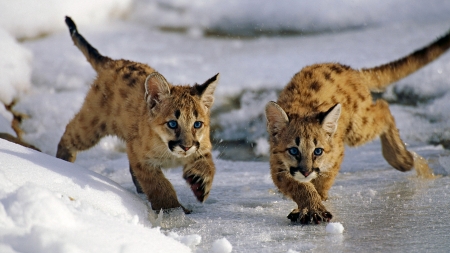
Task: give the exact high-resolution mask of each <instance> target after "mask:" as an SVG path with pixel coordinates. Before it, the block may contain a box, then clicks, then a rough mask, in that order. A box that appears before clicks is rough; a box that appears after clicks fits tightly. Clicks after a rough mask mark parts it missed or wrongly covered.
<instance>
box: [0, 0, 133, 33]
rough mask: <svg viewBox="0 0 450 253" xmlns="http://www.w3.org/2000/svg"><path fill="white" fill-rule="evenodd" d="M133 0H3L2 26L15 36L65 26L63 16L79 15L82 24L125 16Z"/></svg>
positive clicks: (51, 31) (54, 29)
mask: <svg viewBox="0 0 450 253" xmlns="http://www.w3.org/2000/svg"><path fill="white" fill-rule="evenodd" d="M130 6H131V0H98V1H89V0H67V1H64V2H61V1H58V0H45V1H27V0H14V1H8V0H1V1H0V9H1V10H2V15H1V16H0V27H3V28H4V29H6V30H7V31H8V32H9V33H10V34H12V35H13V36H14V37H15V38H20V39H24V38H33V37H37V36H41V35H44V34H49V33H53V32H56V31H61V30H65V29H66V27H65V24H64V23H63V22H61V17H64V16H66V15H68V16H73V17H74V18H76V20H77V23H78V24H90V25H92V24H99V23H104V22H105V21H107V20H109V19H111V18H118V17H121V16H124V15H125V14H126V13H127V12H128V11H129V9H130Z"/></svg>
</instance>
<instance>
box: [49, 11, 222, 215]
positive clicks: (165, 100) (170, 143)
mask: <svg viewBox="0 0 450 253" xmlns="http://www.w3.org/2000/svg"><path fill="white" fill-rule="evenodd" d="M66 23H67V25H68V27H69V31H70V34H71V37H72V40H73V41H74V43H75V45H76V46H77V47H78V48H79V49H80V50H81V51H82V52H83V54H84V55H85V56H86V58H87V60H88V61H89V62H90V63H91V65H92V67H93V68H94V69H95V70H96V72H97V78H96V79H95V81H94V82H93V84H92V86H91V89H90V90H89V92H88V94H87V95H86V98H85V101H84V103H83V105H82V108H81V109H80V111H79V112H78V113H77V114H76V115H75V117H74V118H73V119H72V120H71V121H70V123H69V124H68V125H67V127H66V130H65V132H64V135H63V136H62V137H61V140H60V142H59V144H58V150H57V154H56V156H57V157H58V158H61V159H64V160H66V161H70V162H74V161H75V159H76V154H77V152H78V151H82V150H87V149H89V148H91V147H92V146H94V145H95V144H97V143H98V141H99V140H100V139H101V138H102V137H104V136H107V135H115V136H118V137H119V138H120V139H122V140H124V141H125V142H126V145H127V155H128V159H129V163H130V172H131V175H132V179H133V182H134V183H135V186H136V189H137V191H138V192H141V193H142V192H143V193H145V194H146V195H147V197H148V200H149V201H150V202H151V205H152V208H153V209H154V210H160V209H169V208H176V207H182V206H181V204H180V203H179V201H178V198H177V195H176V192H175V190H174V188H173V186H172V184H171V183H170V182H169V181H168V180H167V179H166V178H165V176H164V174H163V172H162V169H164V168H171V167H176V166H183V177H184V178H185V179H186V181H187V182H188V183H189V184H190V187H191V189H192V191H193V193H194V195H195V196H196V197H197V199H198V200H199V201H201V202H203V201H204V200H206V199H207V198H208V196H209V192H210V190H211V185H212V181H213V178H214V174H215V167H214V163H213V160H212V156H211V142H210V137H209V131H210V130H209V127H210V126H209V118H210V108H211V106H212V104H213V102H214V97H213V93H214V90H215V87H216V85H217V81H218V74H217V75H216V76H214V77H212V78H211V79H209V80H207V81H206V82H205V83H204V84H201V85H198V84H196V85H194V86H187V85H186V86H181V85H179V86H174V85H171V84H169V83H168V82H167V81H166V79H165V78H164V77H163V76H162V75H161V74H159V73H157V72H155V70H154V69H153V68H151V67H149V66H147V65H145V64H142V63H137V62H132V61H128V60H112V59H110V58H108V57H105V56H102V55H101V54H100V53H99V52H98V51H97V50H96V49H95V48H93V47H92V46H91V45H90V44H89V43H88V42H87V41H86V40H85V39H84V38H83V37H82V36H81V35H80V34H79V33H78V31H77V29H76V26H75V23H74V22H73V21H72V20H71V19H70V18H69V17H66ZM183 209H184V210H185V212H189V210H187V209H185V208H184V207H183Z"/></svg>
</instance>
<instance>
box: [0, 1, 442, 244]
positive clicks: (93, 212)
mask: <svg viewBox="0 0 450 253" xmlns="http://www.w3.org/2000/svg"><path fill="white" fill-rule="evenodd" d="M324 6H325V7H324ZM0 9H2V14H5V15H2V16H1V17H0V45H1V46H0V56H2V57H0V73H1V74H0V98H1V101H2V102H3V103H4V104H8V103H9V102H11V101H13V100H17V104H16V105H15V106H14V110H16V111H18V112H21V113H25V114H27V115H29V118H28V119H24V121H23V122H22V124H21V127H22V128H23V130H24V131H25V134H24V140H25V141H27V142H29V143H31V144H33V145H35V146H37V147H38V148H40V149H41V150H42V151H43V153H37V152H35V151H32V150H28V149H26V148H23V147H19V146H17V145H15V144H10V143H8V142H5V141H2V140H0V227H2V229H1V230H0V252H141V251H142V252H148V251H152V252H158V250H159V251H160V252H190V251H193V252H198V253H202V252H213V250H216V249H217V250H219V251H225V252H230V251H231V250H234V251H235V252H242V251H246V252H304V251H316V252H330V251H333V252H335V251H338V252H360V251H365V252H386V251H389V252H424V251H425V252H426V251H433V252H439V251H441V252H445V251H446V250H447V249H448V247H449V246H450V244H449V243H448V242H445V241H442V238H445V237H446V236H447V235H448V234H449V233H450V224H449V222H448V220H449V219H448V212H447V211H446V210H447V209H448V206H449V205H450V202H449V201H448V196H450V187H449V186H448V185H449V184H450V179H449V177H448V175H449V173H450V151H448V150H446V149H444V148H443V146H441V145H439V144H443V145H449V144H448V143H449V142H448V141H449V140H450V124H449V123H450V122H449V119H450V114H449V110H448V108H450V97H449V96H450V95H449V94H450V93H449V92H448V91H449V90H450V89H449V87H450V81H449V80H450V79H448V76H449V74H450V64H449V63H450V54H449V53H447V54H445V55H443V56H442V57H441V58H439V59H438V60H437V61H435V62H433V63H431V64H430V65H428V66H427V67H425V68H423V69H421V70H419V71H418V72H417V73H415V74H413V75H411V76H410V77H407V78H405V79H403V80H401V81H399V82H398V83H397V84H395V85H393V86H391V87H390V88H389V89H388V90H387V92H386V93H384V94H382V96H383V97H384V98H386V99H388V100H389V101H390V102H391V106H390V108H391V111H392V113H393V115H394V117H395V119H396V122H397V127H398V128H399V130H400V134H401V136H402V138H403V139H404V141H405V142H406V143H407V145H408V147H409V149H411V150H413V151H415V152H416V153H417V154H419V155H420V156H422V157H424V158H425V159H426V160H427V161H428V163H429V164H430V167H431V168H432V170H433V171H434V173H435V174H437V175H440V176H439V177H437V178H435V179H421V178H418V177H417V176H416V173H415V172H407V173H400V172H398V171H395V170H394V169H392V168H391V167H390V166H389V165H388V164H387V163H386V162H385V160H384V159H383V158H382V155H381V150H380V142H379V140H375V141H374V142H372V143H370V144H367V145H365V146H362V147H360V148H357V149H348V150H347V151H346V157H345V160H344V163H343V165H342V169H341V173H340V174H339V175H338V177H337V178H336V182H335V184H334V186H333V187H332V189H331V190H330V198H329V200H328V201H326V202H324V204H325V206H326V207H327V208H328V209H329V210H330V211H331V212H332V214H333V215H334V216H333V219H332V222H335V223H336V224H345V233H341V234H338V235H333V234H329V233H327V228H326V226H327V225H326V224H321V225H317V226H299V225H296V224H291V223H290V221H289V220H288V219H287V218H286V216H287V214H288V213H289V212H290V211H291V210H292V209H293V208H295V204H294V203H293V202H292V201H291V200H288V199H284V198H283V196H282V195H281V194H279V192H278V190H277V189H276V187H275V186H274V185H273V182H272V180H271V177H270V173H269V164H268V162H267V155H268V143H267V138H266V137H267V136H266V130H265V129H266V126H265V124H266V123H265V117H264V107H265V104H266V103H267V101H270V100H276V97H277V93H278V92H279V91H280V90H281V89H282V88H283V87H284V85H286V83H287V82H288V81H289V79H290V78H291V77H292V76H293V75H294V73H296V72H297V71H299V70H300V69H301V68H302V67H304V66H306V65H308V64H312V63H317V62H325V61H326V62H330V61H331V62H341V63H344V64H348V65H350V66H352V67H354V68H362V67H371V66H376V65H379V64H382V63H386V62H389V61H392V60H395V59H397V58H399V57H402V56H404V55H406V54H408V53H410V52H412V51H414V50H416V49H418V48H421V47H423V46H424V45H426V44H428V43H430V42H431V41H432V40H433V39H435V38H437V37H438V36H440V35H442V34H444V33H445V32H446V31H448V29H449V24H450V22H449V21H450V19H449V17H448V12H449V11H450V2H449V1H445V0H434V1H427V2H420V1H415V2H411V1H407V0H398V1H390V2H385V3H384V2H383V3H380V1H375V0H368V1H351V0H348V1H347V0H343V1H339V3H336V2H335V1H330V0H318V1H314V3H307V2H305V1H292V0H282V1H277V2H276V3H275V2H273V3H272V2H269V1H267V2H264V3H262V2H260V1H258V2H256V1H254V0H243V1H226V2H224V1H208V2H205V1H200V0H193V1H186V0H170V1H150V0H136V1H134V2H132V1H130V0H123V1H119V0H110V1H107V0H102V1H96V2H95V3H91V2H89V3H87V2H85V1H64V2H59V1H56V2H55V1H52V0H45V1H39V4H37V3H34V2H33V1H26V2H25V1H22V0H20V1H14V3H13V2H11V1H0ZM4 10H7V11H4ZM65 15H71V16H72V17H73V19H74V20H75V22H77V25H78V27H79V30H80V32H81V33H82V34H83V35H84V36H85V37H86V38H87V40H88V41H89V42H90V43H91V44H92V45H94V46H95V47H96V48H97V49H98V50H99V51H100V52H101V53H102V54H104V55H107V56H110V57H112V58H124V59H130V60H134V61H139V62H144V63H148V64H150V65H151V66H152V67H154V68H155V69H157V70H158V71H159V72H160V73H162V74H164V75H165V76H166V78H167V79H168V80H169V81H170V82H172V83H174V84H187V83H189V84H193V83H195V82H197V83H200V82H203V81H205V80H207V79H208V78H210V77H211V76H212V75H214V74H216V73H217V72H220V74H221V80H220V82H219V85H218V87H217V90H216V93H215V97H216V102H215V105H214V107H213V113H212V123H213V132H212V137H213V139H214V141H213V145H214V146H215V147H218V149H217V150H216V151H214V161H215V164H216V167H217V172H216V177H215V179H214V184H213V188H212V191H211V194H210V197H209V199H208V200H207V201H206V202H205V203H203V204H200V203H198V202H196V200H195V197H194V196H193V194H192V193H191V192H190V190H189V188H188V187H187V186H186V183H185V182H184V180H183V179H182V178H181V169H180V168H177V169H173V170H169V171H166V172H165V175H166V177H167V178H168V179H169V180H170V181H171V182H172V184H173V185H174V188H175V189H176V191H177V194H178V197H179V199H180V202H181V203H183V205H184V206H186V207H187V208H189V209H192V210H193V213H192V214H190V215H185V214H184V213H183V212H182V211H181V210H174V211H172V212H171V213H169V214H166V213H160V214H159V215H157V214H155V213H153V212H150V213H148V202H147V201H146V199H145V196H142V195H138V194H136V192H135V188H134V185H133V183H132V181H131V177H130V174H129V171H128V160H127V157H126V154H125V152H124V150H125V147H124V143H123V142H122V141H120V140H118V139H117V138H113V137H107V138H104V139H103V140H102V141H101V142H100V143H99V144H98V145H97V146H96V147H94V148H92V149H91V150H89V151H86V152H81V153H80V154H79V155H78V158H77V161H76V162H75V164H69V163H66V162H63V161H60V160H57V159H55V158H54V157H53V156H54V154H55V153H56V146H57V143H58V141H59V138H60V137H61V135H62V133H63V131H64V128H65V125H66V124H67V123H68V121H69V120H70V119H71V118H72V117H73V115H74V114H75V113H76V112H77V111H78V109H79V108H80V106H81V103H82V102H83V99H84V96H85V94H86V92H87V90H88V88H89V85H90V83H91V82H92V80H93V79H94V78H95V72H94V71H93V70H92V68H91V66H90V65H89V64H88V63H87V62H86V60H85V58H84V56H83V55H82V54H81V53H80V52H79V50H78V49H77V48H76V47H74V46H73V43H72V41H71V40H70V37H69V35H68V32H67V31H66V29H65V27H64V22H63V20H64V16H65ZM268 17H270V18H268ZM167 31H172V32H167ZM223 34H230V35H231V37H227V38H225V37H222V36H216V35H223ZM299 34H303V36H299ZM204 35H206V36H204ZM252 35H258V36H256V37H251V36H252ZM284 35H289V36H284ZM240 36H244V37H245V36H249V37H245V38H244V39H241V38H240ZM29 38H33V39H29ZM4 56H6V57H4ZM5 69H6V70H7V71H5ZM11 119H12V115H11V113H10V112H8V111H7V110H6V109H5V108H4V106H3V105H0V132H8V133H10V134H14V132H13V130H12V129H11V126H10V122H11ZM446 143H447V144H446ZM219 147H220V151H218V150H219ZM255 154H256V155H257V156H259V157H258V158H256V157H255ZM237 157H238V158H237ZM224 158H227V159H228V160H225V159H224ZM230 159H231V160H230ZM239 159H244V160H243V161H240V160H239ZM256 159H258V161H259V162H256V161H253V160H256ZM331 226H337V225H331ZM158 227H159V228H158Z"/></svg>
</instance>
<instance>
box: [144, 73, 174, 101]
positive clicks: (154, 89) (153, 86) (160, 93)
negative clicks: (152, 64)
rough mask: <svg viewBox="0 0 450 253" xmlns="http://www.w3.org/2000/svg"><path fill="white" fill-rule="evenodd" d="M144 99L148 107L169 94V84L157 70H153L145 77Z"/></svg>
mask: <svg viewBox="0 0 450 253" xmlns="http://www.w3.org/2000/svg"><path fill="white" fill-rule="evenodd" d="M144 86H145V101H147V104H148V105H149V107H150V109H151V108H153V107H155V106H156V105H157V104H158V103H160V102H161V100H162V99H164V97H167V96H169V95H170V84H169V83H168V82H167V80H166V78H164V76H163V75H161V74H160V73H158V72H153V73H151V74H150V75H148V76H147V78H146V79H145V84H144Z"/></svg>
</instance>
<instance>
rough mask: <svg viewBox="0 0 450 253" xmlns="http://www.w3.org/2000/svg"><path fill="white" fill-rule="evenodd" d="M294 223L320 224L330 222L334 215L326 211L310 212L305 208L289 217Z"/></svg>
mask: <svg viewBox="0 0 450 253" xmlns="http://www.w3.org/2000/svg"><path fill="white" fill-rule="evenodd" d="M287 218H288V219H290V220H291V221H292V222H298V223H300V224H320V223H321V222H329V221H330V220H331V219H332V218H333V215H332V214H331V213H330V212H328V211H326V210H322V211H319V210H311V211H308V209H307V208H304V209H303V210H302V211H300V210H299V209H294V210H292V212H291V213H290V214H289V215H288V216H287Z"/></svg>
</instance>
